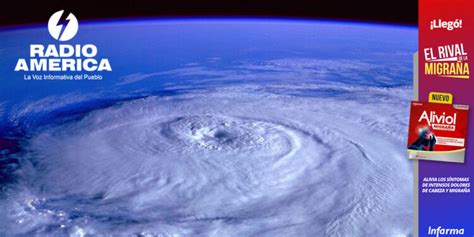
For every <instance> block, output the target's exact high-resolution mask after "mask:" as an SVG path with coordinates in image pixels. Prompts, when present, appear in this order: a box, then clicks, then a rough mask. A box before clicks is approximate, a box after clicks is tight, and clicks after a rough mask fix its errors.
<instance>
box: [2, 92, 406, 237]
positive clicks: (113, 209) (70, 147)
mask: <svg viewBox="0 0 474 237" xmlns="http://www.w3.org/2000/svg"><path fill="white" fill-rule="evenodd" d="M283 88H285V89H286V90H289V91H291V92H292V94H297V95H290V94H289V93H280V92H278V91H279V90H278V86H275V88H269V87H267V88H263V87H260V86H251V85H248V86H238V87H233V86H227V87H216V88H206V89H189V90H184V91H183V90H181V91H182V92H181V93H177V94H175V95H165V96H160V95H158V96H148V97H144V98H138V99H130V100H124V101H121V102H118V103H115V104H114V105H112V106H108V107H105V108H101V109H95V110H92V111H90V112H88V113H87V114H86V115H85V116H83V117H81V118H75V119H70V120H65V121H62V122H58V123H56V124H54V125H49V126H46V127H44V128H42V129H40V130H38V131H37V132H35V133H34V135H33V136H32V137H31V138H30V139H29V140H28V141H27V142H26V143H25V144H24V147H25V154H24V157H25V158H24V159H23V160H22V168H21V171H20V172H21V176H22V179H23V183H24V184H23V185H24V187H25V188H24V189H20V190H17V191H16V194H15V198H12V199H10V201H9V202H8V204H5V203H3V204H2V205H8V207H9V210H10V214H11V215H10V218H9V221H10V222H8V224H9V228H11V229H10V230H11V231H18V233H43V234H44V233H48V234H50V235H61V234H70V235H78V236H80V235H85V234H92V235H106V234H110V235H117V234H123V235H139V236H306V235H308V234H314V235H318V234H321V235H325V236H369V235H370V236H395V235H397V236H400V235H408V234H409V233H410V231H411V228H409V226H410V223H411V218H410V216H411V214H412V213H411V200H412V199H411V198H412V197H411V194H410V193H411V175H410V174H411V167H410V164H409V163H408V161H407V160H406V159H405V157H404V156H403V152H402V151H403V149H400V147H402V146H403V142H404V141H403V137H404V133H405V131H403V126H400V124H401V123H404V122H403V121H404V119H403V118H404V117H405V115H406V109H405V108H404V107H403V105H402V104H400V103H399V100H400V97H402V98H404V99H405V100H408V97H409V92H410V90H409V88H404V87H398V88H397V87H393V88H383V87H358V86H342V85H334V86H331V85H304V86H296V85H293V86H292V85H285V86H284V87H283ZM326 90H329V91H332V92H334V91H338V92H340V93H334V94H336V95H338V96H333V97H325V96H321V95H320V94H321V93H320V92H321V91H326ZM303 91H304V92H305V93H298V92H303ZM308 91H313V92H314V93H313V94H311V93H308ZM323 94H324V93H323ZM348 94H349V95H350V97H351V98H355V99H352V100H350V99H348V97H347V95H348ZM367 95H370V98H369V97H367ZM371 98H375V99H371ZM381 102H383V103H384V104H385V106H383V107H381V106H379V103H381ZM374 114H383V115H384V116H373V115H374ZM11 217H13V218H11ZM20 226H21V227H23V228H21V230H19V229H20V228H19V227H20Z"/></svg>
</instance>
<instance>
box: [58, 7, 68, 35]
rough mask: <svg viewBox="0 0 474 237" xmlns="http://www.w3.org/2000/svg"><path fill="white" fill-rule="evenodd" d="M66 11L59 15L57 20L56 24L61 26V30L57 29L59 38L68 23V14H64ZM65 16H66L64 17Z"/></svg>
mask: <svg viewBox="0 0 474 237" xmlns="http://www.w3.org/2000/svg"><path fill="white" fill-rule="evenodd" d="M65 13H66V12H63V14H62V15H61V18H60V19H59V21H58V24H56V26H58V27H61V30H60V31H59V37H58V38H59V39H61V36H62V35H63V33H64V31H65V30H66V28H67V25H68V24H69V15H70V14H67V13H66V14H65ZM66 16H67V17H66Z"/></svg>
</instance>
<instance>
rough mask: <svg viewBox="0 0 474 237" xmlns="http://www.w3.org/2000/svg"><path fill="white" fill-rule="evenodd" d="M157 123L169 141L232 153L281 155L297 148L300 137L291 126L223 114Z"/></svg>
mask: <svg viewBox="0 0 474 237" xmlns="http://www.w3.org/2000/svg"><path fill="white" fill-rule="evenodd" d="M157 127H158V129H159V130H161V135H163V137H165V138H166V139H167V140H168V142H167V143H168V145H172V144H174V145H176V144H183V145H185V148H183V149H182V150H181V151H184V152H186V151H192V152H200V151H203V152H205V151H207V152H209V151H220V152H221V153H222V152H228V154H229V155H232V154H233V153H234V152H251V154H252V155H254V156H261V155H264V154H269V153H268V152H270V154H273V155H281V154H284V153H287V152H289V151H291V150H292V149H294V147H293V145H294V140H295V139H297V138H295V137H292V135H291V131H290V130H289V129H288V128H285V127H284V126H281V125H277V124H273V123H270V122H265V121H260V120H256V119H246V118H238V117H227V116H219V115H206V116H186V117H179V118H176V119H172V120H170V121H168V122H164V123H161V124H159V125H158V126H157ZM270 144H273V145H275V144H277V145H279V148H277V149H275V147H273V148H272V146H271V145H270ZM270 148H272V149H270ZM266 149H268V151H265V150H266ZM270 150H273V152H272V151H270ZM262 151H264V152H265V153H262Z"/></svg>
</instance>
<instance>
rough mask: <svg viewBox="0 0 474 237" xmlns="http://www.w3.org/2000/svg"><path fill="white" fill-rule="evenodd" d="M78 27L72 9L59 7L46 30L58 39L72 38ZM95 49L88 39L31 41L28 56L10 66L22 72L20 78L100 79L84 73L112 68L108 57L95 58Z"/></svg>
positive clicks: (96, 54) (96, 53)
mask: <svg viewBox="0 0 474 237" xmlns="http://www.w3.org/2000/svg"><path fill="white" fill-rule="evenodd" d="M78 30H79V22H78V20H77V18H76V16H75V15H74V14H73V13H69V14H67V13H65V11H64V10H60V11H57V12H55V13H54V14H53V15H51V17H50V18H49V21H48V31H49V34H50V35H51V37H52V38H54V39H55V40H57V41H58V42H65V41H69V40H71V39H73V38H74V37H75V36H76V34H77V33H78ZM98 51H99V50H98V48H97V46H96V45H95V44H91V43H87V44H64V43H58V44H47V45H46V44H31V45H30V55H29V58H26V57H25V58H19V59H18V61H17V63H16V66H15V69H14V70H15V71H17V72H25V74H24V75H23V79H24V80H102V75H101V74H88V73H90V72H94V73H95V72H107V71H112V66H111V64H110V62H109V59H107V58H99V57H98ZM38 72H41V74H40V73H38ZM81 72H87V73H81ZM48 73H49V74H48ZM58 73H63V74H58Z"/></svg>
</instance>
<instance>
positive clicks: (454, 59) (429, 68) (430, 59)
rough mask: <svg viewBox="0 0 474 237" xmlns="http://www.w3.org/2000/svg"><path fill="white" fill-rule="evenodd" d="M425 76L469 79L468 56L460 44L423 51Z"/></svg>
mask: <svg viewBox="0 0 474 237" xmlns="http://www.w3.org/2000/svg"><path fill="white" fill-rule="evenodd" d="M423 55H424V58H425V65H424V66H425V70H424V73H425V75H427V76H439V77H447V78H461V79H469V76H470V73H469V63H468V62H467V60H468V54H467V52H466V51H465V49H464V45H463V44H462V43H458V44H450V45H442V46H438V47H436V48H425V49H423Z"/></svg>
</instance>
